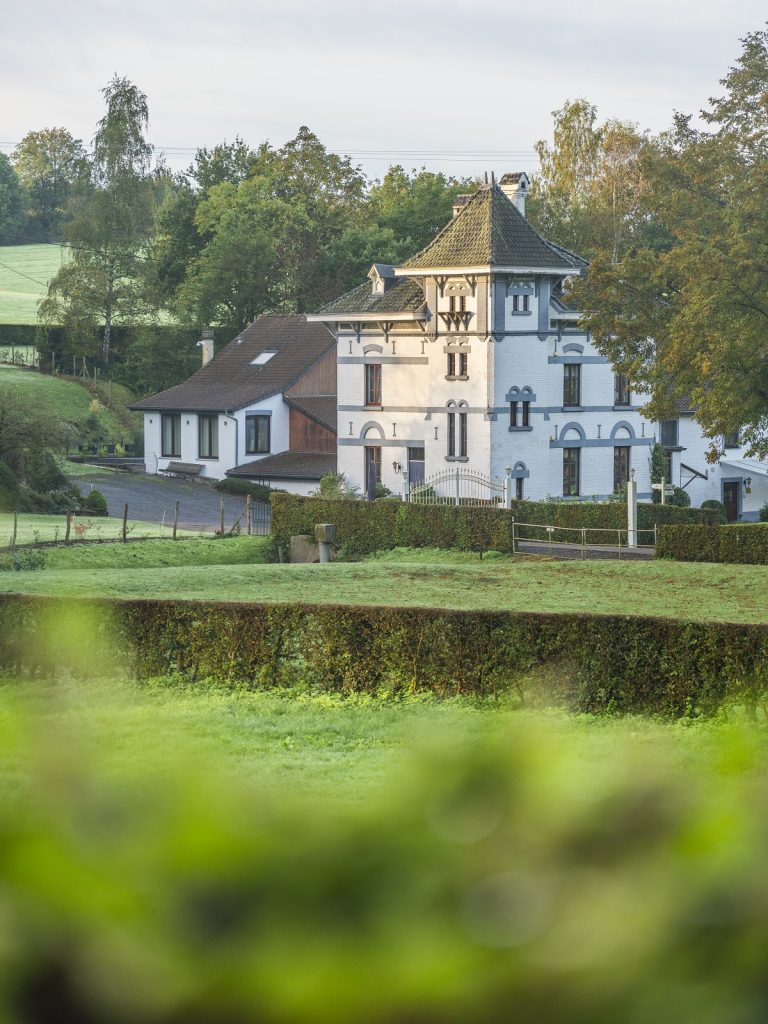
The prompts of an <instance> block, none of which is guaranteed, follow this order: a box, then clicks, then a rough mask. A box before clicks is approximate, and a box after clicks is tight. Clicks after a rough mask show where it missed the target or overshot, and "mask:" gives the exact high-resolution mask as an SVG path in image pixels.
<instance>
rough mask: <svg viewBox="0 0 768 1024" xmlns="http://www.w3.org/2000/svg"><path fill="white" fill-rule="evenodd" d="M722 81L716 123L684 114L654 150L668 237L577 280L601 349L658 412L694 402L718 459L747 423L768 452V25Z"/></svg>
mask: <svg viewBox="0 0 768 1024" xmlns="http://www.w3.org/2000/svg"><path fill="white" fill-rule="evenodd" d="M722 84H723V86H724V87H725V95H724V96H723V97H722V98H720V99H716V100H713V101H711V104H710V107H709V109H708V110H706V111H704V112H703V119H704V121H705V122H706V124H707V126H708V127H707V129H706V130H699V129H695V128H693V127H692V126H691V123H690V120H689V119H688V118H686V117H681V116H678V117H677V119H676V121H675V125H674V128H673V129H672V131H670V132H669V133H668V134H667V135H666V136H664V138H663V139H661V140H660V141H659V144H658V146H657V147H656V150H655V152H653V153H651V154H647V155H646V159H645V163H644V170H645V173H646V174H647V175H648V180H649V182H650V187H651V190H652V200H651V201H652V205H653V206H654V208H655V210H656V216H657V218H658V220H659V222H660V224H661V226H662V228H663V230H664V232H665V233H666V236H667V238H668V242H667V244H666V245H665V246H663V247H651V246H650V245H646V246H643V247H640V248H638V249H637V250H636V251H633V252H630V253H628V254H626V255H625V256H624V258H623V259H621V260H620V261H619V262H614V261H612V260H611V258H610V255H609V254H601V255H599V256H598V257H597V258H596V259H595V260H594V261H593V263H592V265H591V267H590V271H589V277H588V279H587V281H586V282H583V283H581V284H580V285H579V286H577V288H576V290H575V292H576V300H577V301H578V302H579V304H580V305H581V308H583V309H589V310H590V311H591V312H590V313H589V314H588V315H587V316H586V318H585V323H586V326H587V327H588V328H589V329H590V330H591V331H592V333H593V336H594V338H595V340H596V342H597V344H598V345H599V347H600V348H601V351H603V352H604V353H605V354H606V355H608V356H609V357H610V358H611V360H612V361H613V362H614V363H615V364H616V365H617V366H618V367H619V368H620V369H622V370H624V371H626V372H628V373H629V374H630V376H631V377H632V379H633V380H634V381H635V383H636V384H637V385H639V386H640V387H641V388H642V389H643V390H646V391H649V392H650V393H651V396H652V398H651V402H650V403H649V414H650V415H652V416H653V417H654V418H657V419H666V418H668V416H669V415H671V414H673V413H674V407H675V404H676V403H677V401H679V400H681V399H682V400H685V401H689V402H690V403H691V405H692V407H693V408H694V409H695V410H696V417H697V419H698V421H699V422H700V423H701V424H702V426H703V428H704V430H705V433H706V434H707V436H709V437H710V438H711V441H712V445H711V457H712V458H716V457H717V456H718V454H719V453H720V452H721V450H722V443H721V438H722V435H723V434H725V433H729V432H731V431H733V430H735V429H737V428H741V434H742V438H743V440H744V442H745V443H746V444H747V445H748V446H749V448H750V450H751V452H752V453H753V454H756V455H767V454H768V347H767V343H766V340H765V339H766V337H768V273H766V269H765V268H766V251H768V205H767V204H766V202H765V195H766V194H768V115H766V113H765V109H764V108H765V97H766V95H768V32H766V31H762V32H757V33H753V34H751V35H749V36H747V37H746V39H744V40H743V52H742V54H741V57H740V60H739V61H738V63H737V65H736V67H734V68H732V69H731V70H730V72H729V73H728V75H727V76H726V78H725V79H724V80H723V83H722Z"/></svg>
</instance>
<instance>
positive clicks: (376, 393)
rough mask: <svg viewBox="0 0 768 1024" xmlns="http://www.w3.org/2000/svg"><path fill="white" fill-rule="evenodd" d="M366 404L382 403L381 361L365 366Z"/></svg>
mask: <svg viewBox="0 0 768 1024" xmlns="http://www.w3.org/2000/svg"><path fill="white" fill-rule="evenodd" d="M365 404H366V405H381V363H368V364H367V365H366V367H365Z"/></svg>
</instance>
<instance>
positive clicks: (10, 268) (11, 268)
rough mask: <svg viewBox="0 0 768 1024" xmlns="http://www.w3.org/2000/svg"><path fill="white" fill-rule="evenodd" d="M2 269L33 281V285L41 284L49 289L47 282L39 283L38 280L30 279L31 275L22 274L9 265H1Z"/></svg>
mask: <svg viewBox="0 0 768 1024" xmlns="http://www.w3.org/2000/svg"><path fill="white" fill-rule="evenodd" d="M0 267H4V268H5V270H10V272H11V273H12V274H18V275H19V277H25V278H26V279H27V280H28V281H31V282H32V284H39V285H40V286H41V287H43V288H47V287H48V284H47V282H45V281H38V280H37V279H36V278H34V277H30V276H29V274H22V272H21V271H20V270H17V269H16V268H15V267H9V266H8V264H7V263H0Z"/></svg>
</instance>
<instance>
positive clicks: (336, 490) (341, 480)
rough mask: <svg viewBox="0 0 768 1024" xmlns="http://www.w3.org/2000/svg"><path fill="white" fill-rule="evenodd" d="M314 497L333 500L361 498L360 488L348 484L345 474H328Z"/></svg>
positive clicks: (322, 478) (314, 493) (322, 479)
mask: <svg viewBox="0 0 768 1024" xmlns="http://www.w3.org/2000/svg"><path fill="white" fill-rule="evenodd" d="M312 496H313V497H317V498H326V499H328V500H332V499H337V500H338V499H344V498H359V497H360V488H359V487H357V486H355V485H353V484H350V483H348V482H347V478H346V476H345V475H344V473H326V474H325V476H323V477H321V478H320V486H319V487H318V489H317V490H316V491H314V492H313V494H312Z"/></svg>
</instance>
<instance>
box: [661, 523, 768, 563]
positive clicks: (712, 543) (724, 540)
mask: <svg viewBox="0 0 768 1024" xmlns="http://www.w3.org/2000/svg"><path fill="white" fill-rule="evenodd" d="M656 557H657V558H674V559H676V560H677V561H679V562H730V563H734V564H741V565H768V523H738V524H734V525H732V526H664V527H662V528H661V530H660V531H659V541H658V545H657V548H656Z"/></svg>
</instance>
